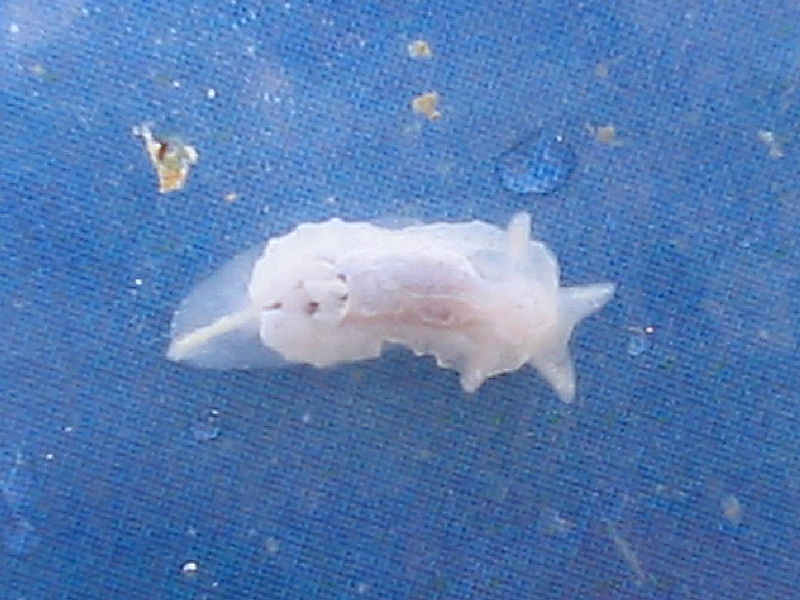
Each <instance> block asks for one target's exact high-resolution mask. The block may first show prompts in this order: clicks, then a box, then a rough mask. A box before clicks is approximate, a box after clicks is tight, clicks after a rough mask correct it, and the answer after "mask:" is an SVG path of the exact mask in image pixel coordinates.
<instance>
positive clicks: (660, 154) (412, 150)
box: [0, 0, 800, 600]
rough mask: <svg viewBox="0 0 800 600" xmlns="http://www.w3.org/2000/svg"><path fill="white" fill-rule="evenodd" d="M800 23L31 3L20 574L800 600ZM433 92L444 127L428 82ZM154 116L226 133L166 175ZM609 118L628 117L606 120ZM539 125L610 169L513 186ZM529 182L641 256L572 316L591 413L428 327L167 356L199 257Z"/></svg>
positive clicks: (626, 260) (4, 481) (12, 300)
mask: <svg viewBox="0 0 800 600" xmlns="http://www.w3.org/2000/svg"><path fill="white" fill-rule="evenodd" d="M799 23H800V9H798V8H797V6H796V3H793V2H780V1H777V0H774V1H772V2H764V3H757V2H742V1H736V0H734V1H728V2H693V1H672V2H663V1H661V0H658V1H653V0H633V1H631V2H619V3H607V2H593V1H590V2H581V3H579V2H569V1H566V0H552V1H543V0H542V1H528V2H519V3H515V2H502V1H501V2H482V3H481V2H477V3H475V2H458V1H456V2H453V1H444V0H428V1H427V2H389V1H386V2H384V1H382V2H374V3H363V2H353V3H344V2H333V1H330V2H305V1H303V0H289V1H288V2H256V1H248V0H243V1H236V0H232V1H230V2H227V1H226V2H210V1H209V2H202V1H201V2H187V1H184V0H172V1H171V2H162V1H157V2H145V1H143V0H142V1H137V2H116V3H110V2H109V3H104V2H94V1H92V0H89V1H82V0H7V1H5V2H2V3H0V123H2V127H3V135H2V137H0V193H2V201H1V203H0V250H2V261H0V311H1V313H0V314H2V318H1V319H0V332H1V333H2V342H3V347H4V350H3V353H2V355H1V357H0V398H1V399H2V403H0V411H1V412H0V416H1V417H2V418H0V491H2V496H3V497H2V499H0V533H1V534H2V539H0V542H2V553H3V559H2V564H3V575H2V577H0V598H9V599H16V598H26V599H27V598H31V599H33V598H36V599H40V598H42V599H50V598H75V599H82V600H87V599H113V598H125V599H127V600H131V599H134V600H135V599H154V598H159V599H160V598H166V599H173V598H231V599H233V598H236V599H242V598H286V599H294V598H297V599H301V598H302V599H308V598H330V599H334V598H335V599H346V598H347V599H356V598H381V599H395V598H398V599H399V598H409V599H425V600H429V599H433V598H448V599H467V598H470V599H472V598H475V599H478V598H480V599H482V600H484V599H495V598H509V599H512V598H513V599H520V598H538V599H556V598H558V599H561V598H592V599H599V598H653V599H656V598H658V599H660V600H663V599H689V598H703V599H706V598H715V599H733V598H743V599H744V598H747V599H749V600H753V599H761V598H764V599H767V598H769V599H775V598H779V599H783V598H792V597H797V595H796V590H797V586H798V584H799V583H800V558H799V557H800V541H799V540H800V535H798V534H799V533H800V531H799V525H798V523H800V514H798V513H799V512H800V458H799V457H800V452H798V450H799V449H800V427H799V426H798V425H799V422H800V417H799V411H800V408H798V368H800V359H798V352H797V350H798V337H800V326H799V325H798V323H800V319H798V316H799V315H800V300H798V298H800V246H798V242H797V232H798V226H800V195H799V194H798V187H797V182H798V180H800V178H799V177H798V175H799V173H798V169H799V168H798V165H800V161H798V154H797V152H798V131H799V130H798V123H800V31H798V29H799V28H800V26H799V25H798V24H799ZM418 37H421V38H423V39H426V40H428V41H429V42H430V44H431V45H432V47H433V50H434V57H433V58H432V59H431V60H428V61H415V60H411V59H410V58H409V57H408V55H407V52H406V44H407V43H408V42H409V41H411V40H413V39H416V38H418ZM209 89H213V90H215V92H216V95H215V97H213V98H209V94H208V90H209ZM429 90H436V91H437V92H438V93H439V94H440V95H441V106H440V109H441V111H442V115H443V116H442V118H441V119H440V120H438V121H435V122H430V121H428V120H426V119H424V118H422V117H420V116H419V115H414V114H413V113H412V111H411V110H410V109H409V101H410V100H411V98H412V97H414V96H415V95H417V94H419V93H422V92H425V91H429ZM144 121H152V122H153V123H154V126H155V130H156V131H157V132H159V133H163V134H168V133H174V134H178V135H180V136H181V137H183V139H185V140H186V141H187V142H188V143H191V144H193V145H194V146H196V147H197V149H198V151H199V153H200V161H199V164H198V165H197V166H196V167H195V169H194V170H193V172H192V173H191V175H190V177H189V181H188V184H187V187H186V189H185V190H183V191H181V192H177V193H174V194H167V195H160V194H158V193H157V188H156V181H155V174H154V172H153V170H152V168H151V166H150V164H149V163H148V160H147V157H146V155H145V153H144V151H143V149H142V145H141V142H140V140H138V139H136V138H135V137H133V136H132V135H131V127H132V126H134V125H138V124H140V123H142V122H144ZM609 123H611V124H613V125H614V126H615V128H616V131H617V139H618V141H619V142H620V143H619V144H618V145H611V144H606V143H601V142H598V141H597V140H596V139H595V138H594V137H593V136H592V135H591V133H590V131H589V129H588V128H587V124H588V125H590V126H599V125H606V124H609ZM542 126H547V127H551V128H556V129H558V130H560V131H561V132H562V133H563V135H564V136H565V139H566V140H567V142H568V143H570V144H571V145H572V147H573V148H574V149H575V152H576V153H577V156H578V167H577V169H576V170H575V172H574V173H573V175H572V177H571V178H570V180H569V182H568V183H567V184H566V186H564V187H563V188H562V189H560V190H559V191H558V192H557V193H555V194H553V195H550V196H536V195H532V196H520V195H514V194H512V193H511V192H509V191H507V190H504V189H503V188H502V186H501V185H500V184H499V182H498V180H497V178H496V176H495V173H494V161H495V159H496V157H497V156H498V155H500V154H501V153H502V152H503V151H505V150H506V149H508V148H509V147H511V146H512V145H513V144H514V143H515V142H516V141H517V140H518V139H519V138H520V137H521V136H523V135H525V134H526V133H528V132H530V131H532V130H535V129H536V128H538V127H542ZM759 130H765V131H772V132H774V135H775V136H776V139H777V143H779V144H780V147H778V146H775V147H773V150H775V152H773V154H776V153H777V151H778V150H780V151H782V153H783V155H784V156H782V157H778V156H770V147H769V146H768V145H767V144H765V143H764V142H763V141H762V140H760V139H759V135H758V132H759ZM230 193H236V194H237V198H236V199H235V201H233V202H229V201H226V200H225V196H226V195H227V194H230ZM519 209H525V210H529V211H531V213H532V214H533V217H534V230H535V234H536V236H537V237H539V238H541V239H543V240H545V241H546V242H547V243H548V244H550V246H551V247H552V248H553V249H554V251H555V252H556V253H557V254H558V256H559V258H560V261H561V265H562V274H563V278H564V281H565V282H567V283H589V282H596V281H603V280H611V281H615V282H617V283H618V284H619V290H618V294H617V296H616V297H615V299H614V300H613V301H612V302H611V303H610V304H609V306H608V307H606V309H605V310H604V311H602V312H601V313H599V314H597V315H595V316H593V317H592V318H591V319H589V320H587V321H585V322H584V323H583V325H582V326H581V327H580V329H579V330H578V332H577V334H576V337H575V339H574V343H573V351H574V354H575V357H576V362H577V369H578V374H579V402H578V403H577V404H575V405H573V406H564V405H562V404H561V403H559V401H558V399H557V398H556V397H555V396H554V394H553V393H552V391H551V390H550V389H549V388H548V387H547V386H546V385H545V384H544V383H543V382H542V381H541V379H540V378H539V377H538V376H537V375H536V374H535V373H534V372H533V371H532V370H530V369H525V370H522V371H520V372H518V373H515V374H512V375H507V376H503V377H500V378H496V379H493V380H491V381H489V382H488V383H487V384H486V385H485V386H484V387H483V388H481V390H480V391H479V392H478V393H477V394H475V395H472V396H467V395H465V394H463V393H462V392H461V390H460V388H459V387H458V382H457V377H456V375H455V374H454V373H453V372H448V371H442V370H439V369H437V368H436V367H435V366H434V364H433V361H432V360H431V359H415V358H413V357H412V356H410V355H408V354H406V353H403V352H395V353H392V354H391V355H390V356H389V357H385V358H384V359H382V360H379V361H373V362H369V363H364V364H357V365H351V366H346V367H342V368H337V369H335V370H330V371H316V370H313V369H309V368H302V367H298V368H289V369H283V370H277V371H266V372H252V373H239V372H201V371H195V370H192V369H189V368H186V367H184V366H181V365H175V364H172V363H169V362H167V361H166V360H165V359H164V357H163V354H164V350H165V347H166V344H167V342H168V333H169V322H170V318H171V314H172V312H173V310H174V309H175V307H176V306H177V304H178V302H179V301H180V299H181V298H182V297H183V295H184V294H185V293H186V292H187V291H188V290H189V289H190V288H191V286H192V285H193V284H194V283H196V282H197V280H198V279H199V278H200V277H202V276H204V275H206V274H208V273H209V272H210V271H211V270H213V268H215V267H216V266H219V265H220V264H222V263H223V262H224V261H225V260H227V259H228V258H229V257H230V256H232V255H233V254H235V253H237V252H239V251H241V250H243V249H245V248H247V247H248V246H250V245H251V244H253V243H254V242H256V241H259V240H262V239H264V238H265V237H266V236H269V235H273V234H281V233H284V232H286V231H287V230H288V229H289V228H291V227H292V226H293V225H295V224H297V223H299V222H302V221H307V220H318V219H323V218H328V217H331V216H340V217H346V218H353V219H371V218H375V217H385V216H389V217H395V216H411V217H415V218H422V219H427V220H441V219H452V220H463V219H468V218H472V217H476V218H480V219H483V220H486V221H490V222H493V223H498V224H505V223H506V221H507V220H508V218H509V216H510V215H511V214H512V213H513V212H514V211H516V210H519ZM645 326H652V327H653V328H654V332H653V333H652V334H649V335H644V334H641V333H637V332H636V330H637V328H639V329H641V328H642V327H645ZM737 502H738V506H739V507H740V508H739V509H737V508H736V506H737V504H736V503H737ZM726 509H727V510H728V514H727V515H726V513H725V510H726ZM192 561H195V562H196V564H197V572H196V573H194V574H191V573H184V572H182V569H183V568H184V566H185V565H187V564H188V563H191V562H192Z"/></svg>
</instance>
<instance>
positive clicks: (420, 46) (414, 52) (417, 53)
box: [408, 40, 433, 58]
mask: <svg viewBox="0 0 800 600" xmlns="http://www.w3.org/2000/svg"><path fill="white" fill-rule="evenodd" d="M408 55H409V56H410V57H411V58H431V57H433V50H432V49H431V46H430V44H429V43H428V42H426V41H425V40H414V41H413V42H410V43H409V44H408Z"/></svg>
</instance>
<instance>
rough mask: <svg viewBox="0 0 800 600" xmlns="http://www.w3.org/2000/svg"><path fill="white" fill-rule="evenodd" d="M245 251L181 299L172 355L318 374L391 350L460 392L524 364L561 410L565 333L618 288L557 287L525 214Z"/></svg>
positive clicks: (298, 234) (344, 232)
mask: <svg viewBox="0 0 800 600" xmlns="http://www.w3.org/2000/svg"><path fill="white" fill-rule="evenodd" d="M254 257H255V254H254V253H251V255H249V256H248V255H247V254H244V255H240V256H239V257H237V258H236V259H234V260H233V261H231V263H229V264H228V265H226V266H225V267H223V268H222V269H221V270H220V271H219V272H218V274H216V275H215V276H212V277H211V278H210V279H209V280H207V281H205V282H203V283H201V284H200V285H199V286H198V287H197V288H196V289H195V291H193V292H192V294H190V295H189V297H188V298H187V299H186V300H185V301H184V302H183V304H182V306H181V308H180V309H179V310H178V311H177V312H176V315H175V320H174V321H173V342H172V344H171V346H170V349H169V351H168V353H167V355H168V357H169V358H171V359H172V360H185V361H187V362H190V363H193V364H195V365H197V366H201V367H212V368H252V367H260V366H274V365H276V364H279V363H281V361H282V360H285V361H289V362H300V363H307V364H311V365H315V366H317V367H326V366H330V365H334V364H337V363H342V362H349V361H355V360H363V359H369V358H375V357H378V356H380V354H381V351H382V349H383V347H384V345H385V344H389V343H395V344H400V345H402V346H405V347H407V348H409V349H411V350H412V351H413V352H415V353H416V354H418V355H421V354H430V355H433V356H435V357H436V361H437V363H438V364H439V366H441V367H445V368H451V369H455V370H456V371H458V372H459V373H460V375H461V385H462V387H463V388H464V390H466V391H468V392H472V391H474V390H476V389H478V387H480V385H481V384H482V383H483V382H484V381H485V380H486V379H487V378H488V377H491V376H493V375H497V374H499V373H505V372H508V371H514V370H516V369H518V368H520V367H521V366H522V365H524V364H525V363H526V362H527V363H530V364H531V365H533V366H534V367H535V368H536V369H537V370H538V371H539V372H540V373H541V374H542V376H544V378H545V379H546V380H547V381H548V382H549V383H550V385H552V386H553V388H554V389H555V391H556V393H557V394H558V395H559V397H560V398H561V399H562V400H564V401H565V402H570V401H572V400H573V398H574V396H575V372H574V368H573V364H572V359H571V358H570V355H569V350H568V347H567V345H568V342H569V338H570V335H571V333H572V330H573V328H574V327H575V325H576V324H577V323H578V322H579V321H580V320H581V319H583V318H584V317H586V316H588V315H590V314H591V313H593V312H595V311H597V310H598V309H600V308H601V307H602V306H603V305H604V304H605V303H606V302H608V300H609V299H610V298H611V297H612V295H613V293H614V286H613V285H612V284H610V283H601V284H595V285H588V286H580V287H569V288H564V287H560V286H559V272H558V264H557V262H556V259H555V257H554V256H553V255H552V253H551V252H550V251H549V250H548V249H547V247H546V246H545V245H544V244H542V243H541V242H536V241H530V217H529V216H528V215H527V214H525V213H520V214H518V215H516V216H515V217H514V218H513V219H512V220H511V223H510V225H509V227H508V231H503V230H501V229H499V228H497V227H495V226H493V225H489V224H487V223H482V222H479V221H473V222H469V223H434V224H430V225H418V226H412V227H405V228H402V229H385V228H382V227H378V226H376V225H373V224H370V223H360V222H359V223H347V222H343V221H341V220H339V219H332V220H330V221H326V222H324V223H306V224H303V225H300V226H299V227H298V228H297V229H295V230H294V231H292V232H291V233H289V234H288V235H285V236H283V237H279V238H274V239H272V240H270V241H269V242H268V243H267V245H266V248H264V250H263V253H262V254H261V256H260V257H259V258H257V259H255V258H254ZM237 261H238V262H237Z"/></svg>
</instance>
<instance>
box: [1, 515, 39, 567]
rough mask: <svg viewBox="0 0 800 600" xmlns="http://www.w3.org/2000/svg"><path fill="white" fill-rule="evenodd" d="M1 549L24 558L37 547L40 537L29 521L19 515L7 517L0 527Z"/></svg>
mask: <svg viewBox="0 0 800 600" xmlns="http://www.w3.org/2000/svg"><path fill="white" fill-rule="evenodd" d="M0 534H2V539H3V547H4V548H5V550H6V552H8V553H9V554H12V555H14V556H25V555H28V554H30V553H31V552H33V550H34V549H35V548H36V546H38V545H39V542H40V541H41V537H40V536H39V534H38V533H36V528H35V527H34V526H33V525H31V523H30V521H28V520H27V519H25V518H24V517H22V516H21V515H19V514H16V513H15V514H11V515H8V516H7V518H6V520H5V522H4V523H2V525H0Z"/></svg>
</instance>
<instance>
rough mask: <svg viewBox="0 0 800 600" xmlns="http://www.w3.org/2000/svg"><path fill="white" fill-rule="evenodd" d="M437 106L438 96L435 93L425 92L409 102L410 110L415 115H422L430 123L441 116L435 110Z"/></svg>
mask: <svg viewBox="0 0 800 600" xmlns="http://www.w3.org/2000/svg"><path fill="white" fill-rule="evenodd" d="M438 105H439V94H438V93H437V92H425V93H424V94H420V95H419V96H417V97H416V98H414V99H413V100H412V101H411V108H412V109H413V110H414V112H415V113H419V114H423V115H425V116H426V117H428V118H429V119H430V120H431V121H433V120H435V119H438V118H440V117H441V116H442V113H440V112H439V111H438V109H437V106H438Z"/></svg>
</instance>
